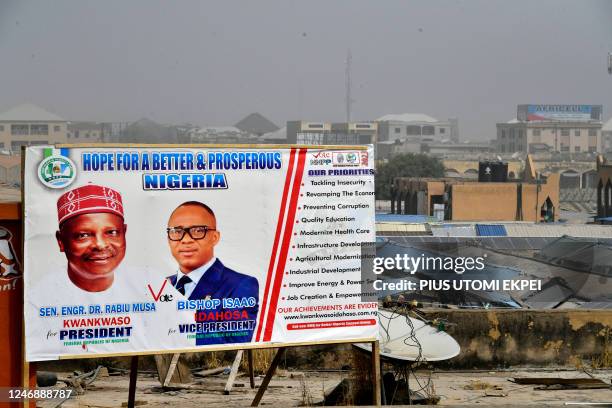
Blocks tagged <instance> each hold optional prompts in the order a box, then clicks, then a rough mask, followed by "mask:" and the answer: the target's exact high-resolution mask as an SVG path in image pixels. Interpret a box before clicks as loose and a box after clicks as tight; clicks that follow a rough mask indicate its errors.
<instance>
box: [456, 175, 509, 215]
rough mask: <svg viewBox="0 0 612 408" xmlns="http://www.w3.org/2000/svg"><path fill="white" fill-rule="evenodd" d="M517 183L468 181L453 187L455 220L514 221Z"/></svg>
mask: <svg viewBox="0 0 612 408" xmlns="http://www.w3.org/2000/svg"><path fill="white" fill-rule="evenodd" d="M516 186H517V185H516V183H466V184H454V185H452V186H451V188H452V219H453V221H512V220H514V219H515V216H516V188H517V187H516Z"/></svg>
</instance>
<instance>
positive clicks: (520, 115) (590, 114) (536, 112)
mask: <svg viewBox="0 0 612 408" xmlns="http://www.w3.org/2000/svg"><path fill="white" fill-rule="evenodd" d="M601 114H602V106H601V105H546V104H543V105H518V108H517V119H519V120H522V121H527V122H539V121H566V122H589V121H601Z"/></svg>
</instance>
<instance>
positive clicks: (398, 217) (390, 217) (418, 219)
mask: <svg viewBox="0 0 612 408" xmlns="http://www.w3.org/2000/svg"><path fill="white" fill-rule="evenodd" d="M375 219H376V222H403V223H407V224H418V223H425V222H428V221H433V220H434V218H433V217H429V216H427V215H415V214H376V215H375Z"/></svg>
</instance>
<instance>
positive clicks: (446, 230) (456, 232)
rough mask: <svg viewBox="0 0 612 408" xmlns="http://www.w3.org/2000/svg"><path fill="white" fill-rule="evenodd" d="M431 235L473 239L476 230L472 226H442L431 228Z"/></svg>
mask: <svg viewBox="0 0 612 408" xmlns="http://www.w3.org/2000/svg"><path fill="white" fill-rule="evenodd" d="M431 234H432V235H433V236H434V237H475V236H476V228H474V226H473V225H462V226H453V225H443V226H439V227H438V226H436V227H431Z"/></svg>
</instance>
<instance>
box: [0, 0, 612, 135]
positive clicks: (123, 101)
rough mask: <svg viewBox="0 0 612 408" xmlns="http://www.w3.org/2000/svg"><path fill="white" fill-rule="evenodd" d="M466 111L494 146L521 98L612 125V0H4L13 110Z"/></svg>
mask: <svg viewBox="0 0 612 408" xmlns="http://www.w3.org/2000/svg"><path fill="white" fill-rule="evenodd" d="M348 49H350V50H351V52H352V56H353V64H352V78H353V97H354V99H355V102H354V103H353V114H352V116H353V118H355V119H362V120H368V119H376V118H377V117H379V116H382V115H383V114H387V113H405V112H422V113H426V114H429V115H431V116H434V117H436V118H438V119H446V118H448V117H458V118H459V125H460V132H461V137H462V138H463V139H465V138H470V139H489V138H493V137H494V135H495V123H496V122H499V121H507V120H509V119H511V118H513V117H514V116H515V115H516V105H517V104H520V103H585V104H591V103H592V104H602V105H604V117H605V119H607V118H609V117H611V116H612V75H608V73H607V66H606V58H607V57H606V56H607V53H608V52H609V51H612V1H608V0H600V1H595V0H594V1H590V0H576V1H541V0H540V1H511V0H502V1H492V0H483V1H432V0H426V1H404V0H401V1H381V0H377V1H375V0H371V1H361V0H346V1H330V0H322V1H318V0H317V1H315V0H302V1H288V0H279V1H262V0H258V1H216V2H208V1H151V0H140V1H123V0H121V1H109V0H104V1H81V0H74V1H58V0H54V1H36V2H33V1H21V0H20V1H17V0H15V1H13V0H0V110H5V109H8V108H10V107H12V106H14V105H17V104H20V103H23V102H32V103H35V104H38V105H40V106H42V107H44V108H46V109H48V110H50V111H51V112H54V113H56V114H58V115H60V116H62V117H64V118H66V119H68V120H97V121H130V120H137V119H140V118H141V117H149V118H151V119H153V120H156V121H160V122H166V123H181V122H191V123H196V124H209V125H230V124H234V123H236V122H237V121H238V120H240V119H242V118H243V117H244V116H246V115H247V114H249V113H251V112H256V111H257V112H260V113H262V114H263V115H264V116H266V117H268V118H269V119H271V120H272V121H274V122H276V123H277V124H278V125H280V126H283V125H284V122H285V121H287V120H293V119H305V120H321V121H322V120H326V121H342V120H344V119H345V102H344V95H345V60H346V55H347V50H348Z"/></svg>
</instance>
